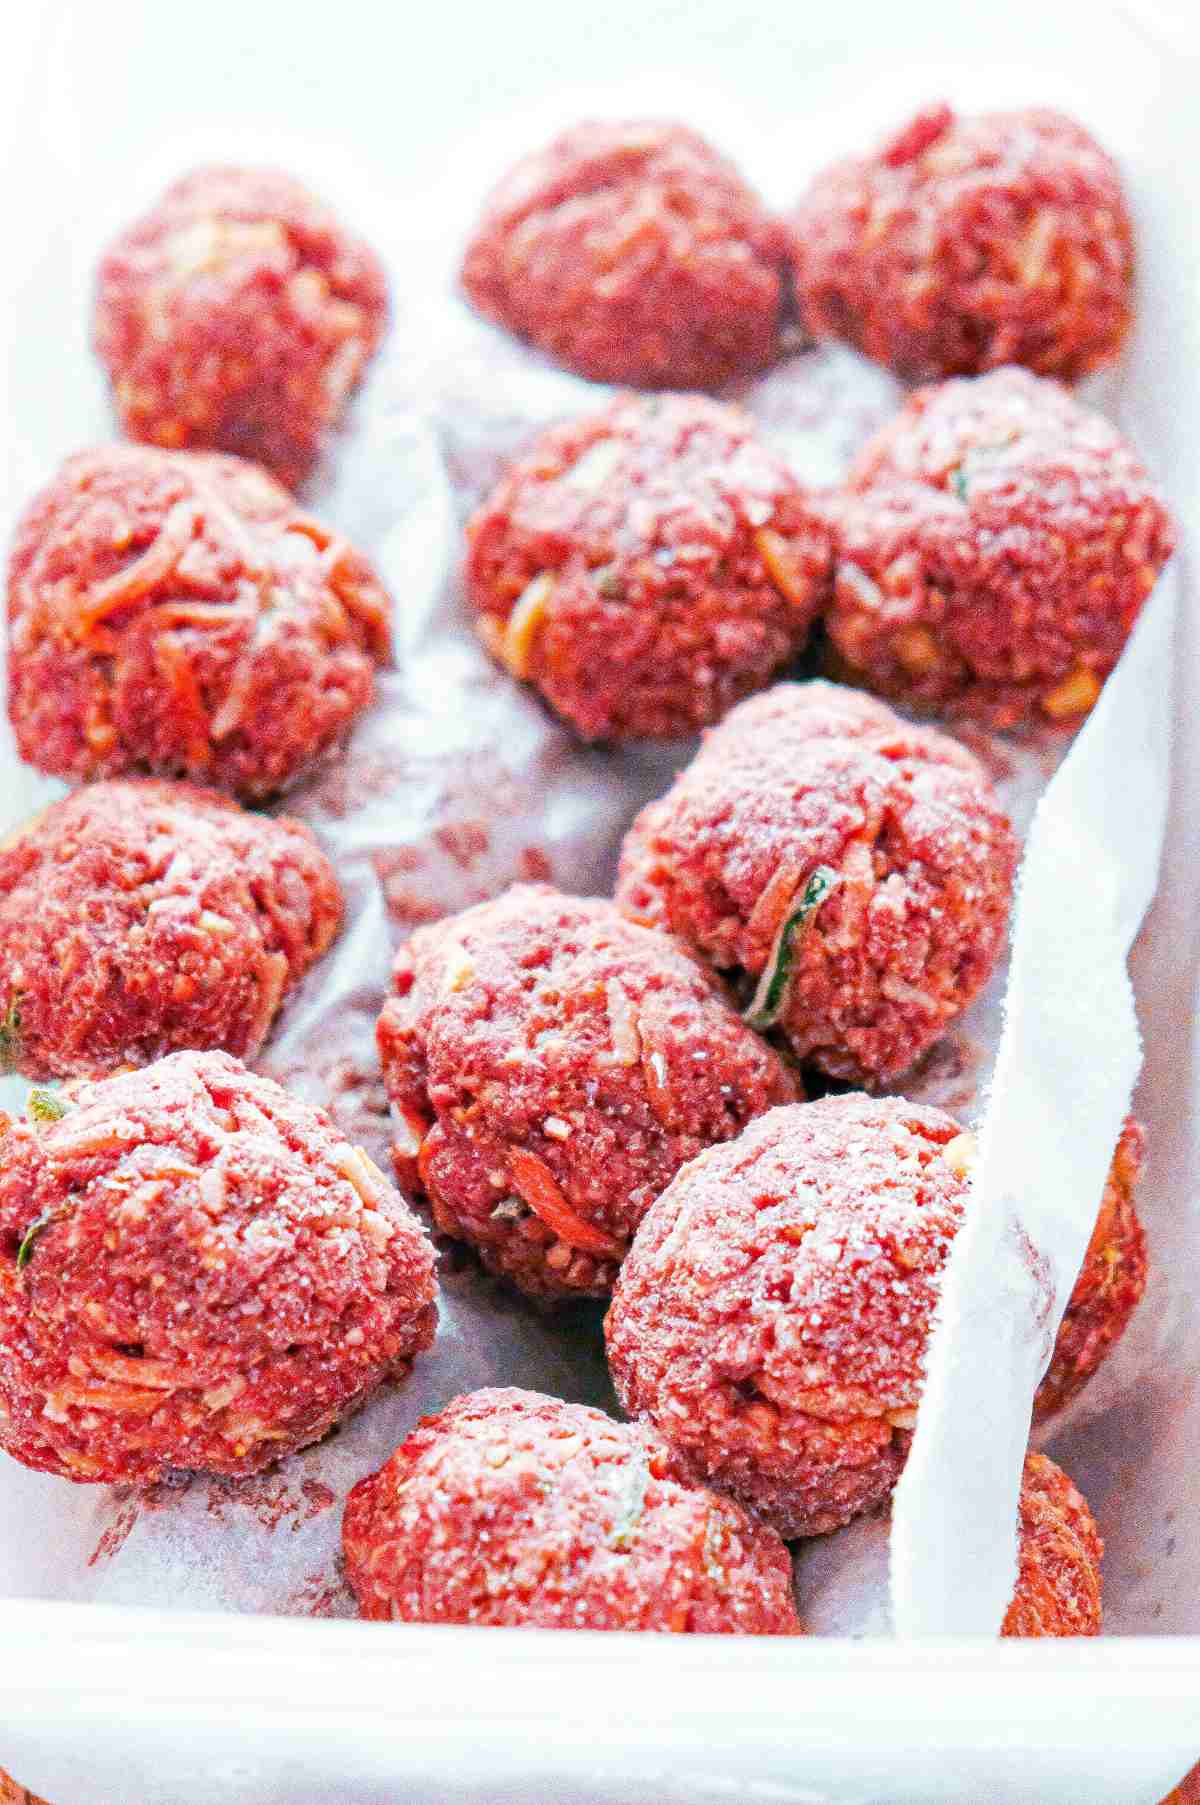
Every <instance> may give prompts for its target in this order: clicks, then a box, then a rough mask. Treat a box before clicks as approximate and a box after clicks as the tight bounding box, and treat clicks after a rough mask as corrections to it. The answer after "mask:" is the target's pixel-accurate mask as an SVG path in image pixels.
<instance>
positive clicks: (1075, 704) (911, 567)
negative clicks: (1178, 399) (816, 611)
mask: <svg viewBox="0 0 1200 1805" xmlns="http://www.w3.org/2000/svg"><path fill="white" fill-rule="evenodd" d="M827 512H828V514H829V517H830V518H831V520H832V522H833V525H834V532H835V538H836V540H837V546H838V549H837V556H836V561H835V567H834V594H833V603H832V606H831V608H830V611H829V614H828V617H827V620H826V626H827V628H828V632H829V637H830V640H831V641H832V643H833V646H834V648H835V649H836V652H837V654H839V656H840V659H841V660H842V661H843V662H842V664H841V666H839V668H840V669H844V670H845V672H846V673H847V674H849V675H850V676H852V677H853V679H854V681H855V682H861V683H864V684H865V685H866V686H867V687H868V688H870V689H874V690H878V691H879V692H880V693H882V694H883V695H887V696H893V697H897V698H899V699H900V700H902V701H904V702H907V703H909V704H911V705H913V706H915V707H919V708H923V709H933V710H936V711H938V712H941V713H944V714H950V715H962V716H968V717H971V718H973V719H975V720H978V721H981V722H983V723H984V724H985V725H987V726H991V727H999V728H1008V727H1014V726H1018V725H1020V724H1022V723H1023V722H1025V721H1026V720H1027V719H1029V718H1033V719H1035V720H1037V719H1042V720H1048V721H1050V722H1053V723H1057V724H1059V725H1062V726H1073V725H1078V723H1079V721H1080V720H1081V719H1082V717H1083V716H1084V715H1086V714H1087V712H1088V710H1089V709H1090V708H1091V706H1092V704H1093V703H1094V702H1095V701H1096V698H1097V697H1098V696H1099V694H1100V689H1101V686H1102V684H1103V682H1104V679H1105V678H1106V677H1107V675H1108V673H1109V672H1110V671H1111V670H1112V668H1113V666H1114V665H1115V664H1116V662H1117V659H1118V658H1119V657H1120V655H1121V650H1122V647H1123V646H1124V644H1125V641H1126V639H1127V638H1128V637H1129V634H1130V632H1131V631H1132V628H1133V624H1134V622H1135V620H1136V619H1137V616H1138V613H1139V612H1140V610H1141V607H1142V604H1143V602H1144V601H1145V600H1146V597H1147V596H1148V595H1149V594H1150V591H1151V589H1153V587H1154V584H1155V581H1156V579H1157V577H1158V573H1159V571H1160V570H1161V569H1162V567H1163V565H1164V564H1165V563H1166V561H1167V559H1168V558H1169V557H1170V555H1171V551H1172V549H1173V547H1174V543H1175V533H1174V528H1173V526H1172V523H1171V518H1170V515H1169V514H1168V512H1167V509H1166V507H1165V505H1164V503H1163V501H1162V498H1161V497H1160V495H1159V493H1158V491H1157V489H1156V488H1155V487H1154V485H1153V484H1152V483H1151V481H1150V479H1149V477H1148V476H1147V475H1146V472H1145V470H1144V469H1143V468H1142V465H1141V463H1140V462H1139V461H1138V459H1137V458H1136V457H1135V455H1134V453H1133V451H1132V450H1131V449H1130V447H1129V445H1127V444H1126V442H1125V440H1124V439H1123V438H1122V437H1121V435H1120V433H1118V432H1117V431H1116V430H1115V428H1114V427H1112V426H1110V425H1109V424H1108V422H1107V420H1105V419H1103V418H1102V417H1101V416H1100V415H1099V414H1097V413H1093V412H1092V410H1091V409H1090V408H1085V407H1081V406H1080V405H1079V403H1078V402H1077V401H1075V400H1074V399H1073V398H1072V397H1071V396H1070V395H1069V394H1068V393H1067V391H1066V390H1065V389H1064V388H1062V387H1061V386H1060V385H1059V384H1058V383H1055V382H1047V381H1045V380H1043V379H1042V378H1040V377H1037V376H1031V375H1030V374H1029V373H1028V371H1026V370H997V371H996V372H995V373H994V374H993V375H991V376H981V377H978V378H977V379H975V380H971V379H968V378H963V379H961V380H958V381H955V382H946V383H942V384H941V385H940V386H939V387H937V388H929V389H922V390H920V391H919V392H918V393H917V394H915V395H914V396H913V397H912V398H911V400H910V401H909V402H908V404H907V406H906V407H905V408H903V409H902V410H901V412H900V413H899V415H898V416H897V417H896V419H895V420H893V421H892V422H891V424H890V425H888V426H885V427H884V428H883V430H882V432H880V433H879V434H877V436H876V437H875V438H874V439H872V440H871V442H870V444H868V445H867V446H866V448H865V449H864V450H863V451H862V452H861V454H860V455H859V457H858V459H857V461H856V463H855V465H854V467H853V469H852V471H851V475H850V481H849V486H848V489H847V490H846V492H845V494H844V495H843V496H842V497H841V498H839V499H838V500H836V501H833V502H831V503H830V504H829V506H828V509H827Z"/></svg>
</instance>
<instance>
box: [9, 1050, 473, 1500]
mask: <svg viewBox="0 0 1200 1805" xmlns="http://www.w3.org/2000/svg"><path fill="white" fill-rule="evenodd" d="M30 1105H31V1107H30V1117H31V1119H30V1120H28V1121H11V1120H9V1119H8V1118H7V1117H5V1118H3V1122H2V1125H0V1447H2V1448H3V1449H5V1451H6V1452H7V1453H9V1454H11V1455H13V1456H14V1457H15V1458H16V1459H17V1460H20V1461H23V1462H24V1463H25V1465H26V1466H30V1467H36V1468H38V1469H40V1470H41V1471H43V1472H48V1473H57V1474H60V1475H61V1476H62V1477H63V1478H65V1479H73V1480H77V1481H80V1482H83V1481H88V1480H96V1481H104V1482H113V1481H118V1480H120V1481H129V1482H132V1483H135V1484H139V1485H141V1484H149V1483H151V1482H152V1481H155V1480H158V1479H160V1478H161V1477H162V1476H163V1475H164V1474H165V1473H167V1472H169V1471H171V1470H174V1469H195V1470H198V1471H204V1472H210V1473H227V1474H244V1473H254V1472H258V1471H260V1470H261V1469H262V1468H264V1467H267V1466H270V1465H272V1464H273V1463H274V1462H275V1461H276V1460H278V1459H280V1457H281V1456H283V1455H284V1454H288V1453H291V1452H292V1451H293V1450H294V1449H296V1448H302V1447H304V1446H305V1445H306V1444H307V1443H309V1442H313V1441H317V1440H318V1439H319V1438H320V1437H321V1436H322V1435H324V1434H325V1433H326V1431H327V1430H329V1429H330V1428H331V1427H332V1425H333V1424H334V1423H336V1422H337V1421H338V1419H339V1418H341V1417H343V1416H345V1415H346V1414H347V1413H348V1412H349V1411H351V1410H354V1409H356V1408H357V1407H358V1406H359V1405H360V1404H361V1403H362V1402H363V1401H364V1400H365V1399H366V1398H367V1397H368V1396H369V1395H370V1393H371V1392H373V1391H374V1390H375V1389H376V1387H377V1386H379V1385H380V1384H381V1382H382V1381H384V1380H385V1379H389V1378H398V1377H400V1376H401V1375H402V1374H404V1373H405V1372H407V1370H408V1367H409V1364H410V1362H411V1360H412V1358H413V1356H414V1355H415V1354H417V1353H419V1352H420V1351H421V1349H422V1348H425V1347H428V1346H429V1343H430V1342H431V1341H432V1339H433V1331H434V1323H435V1320H436V1315H437V1309H436V1302H435V1298H436V1286H435V1281H434V1270H433V1250H432V1248H431V1247H430V1244H429V1241H428V1239H427V1237H426V1236H425V1234H424V1233H423V1231H422V1229H421V1227H420V1225H419V1223H418V1222H417V1221H416V1219H415V1217H414V1216H413V1215H412V1214H411V1212H410V1211H409V1210H408V1209H407V1208H406V1207H405V1205H404V1204H403V1203H402V1202H401V1200H400V1198H399V1197H398V1196H397V1195H396V1193H395V1191H394V1190H393V1189H392V1187H391V1185H390V1184H389V1183H388V1182H387V1180H386V1179H385V1178H384V1177H383V1175H382V1173H380V1172H379V1171H378V1170H377V1169H376V1168H375V1167H374V1166H373V1165H372V1164H371V1162H370V1160H368V1159H367V1158H366V1156H365V1155H364V1154H363V1153H361V1152H360V1151H359V1150H358V1149H357V1148H355V1147H351V1146H349V1145H348V1143H347V1142H345V1141H344V1140H342V1138H341V1137H340V1135H339V1134H338V1132H337V1130H336V1129H335V1127H334V1125H333V1123H332V1122H331V1121H330V1120H329V1118H328V1116H326V1115H325V1114H324V1113H323V1112H322V1111H321V1110H317V1109H313V1108H312V1107H311V1106H310V1105H309V1104H307V1103H301V1102H300V1101H298V1100H297V1099H296V1098H294V1097H290V1096H289V1095H288V1094H287V1092H286V1091H284V1090H281V1089H280V1087H279V1086H278V1085H277V1084H273V1083H272V1082H271V1080H270V1079H268V1078H262V1077H259V1076H257V1075H256V1074H255V1073H253V1072H249V1071H247V1070H246V1068H245V1067H244V1066H243V1065H241V1064H240V1063H239V1062H238V1061H237V1060H236V1059H233V1058H231V1057H230V1056H229V1055H228V1054H227V1053H173V1054H171V1056H170V1057H169V1058H167V1059H163V1060H160V1061H159V1063H158V1064H157V1065H152V1066H148V1067H147V1068H146V1069H145V1070H143V1071H136V1072H128V1073H124V1074H122V1075H121V1076H120V1077H116V1078H107V1079H104V1080H102V1081H100V1082H99V1083H94V1084H93V1083H86V1082H80V1083H78V1084H76V1085H75V1086H73V1087H69V1088H68V1090H67V1091H65V1092H62V1093H53V1094H51V1093H48V1092H38V1091H35V1092H34V1093H33V1095H32V1097H31V1099H30Z"/></svg>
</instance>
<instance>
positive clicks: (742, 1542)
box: [343, 1389, 800, 1636]
mask: <svg viewBox="0 0 1200 1805" xmlns="http://www.w3.org/2000/svg"><path fill="white" fill-rule="evenodd" d="M343 1541H344V1545H345V1552H346V1569H347V1573H348V1575H349V1579H350V1584H351V1585H352V1587H353V1588H354V1591H355V1593H356V1594H357V1597H358V1604H359V1612H360V1615H362V1616H363V1617H368V1618H376V1619H385V1620H386V1619H389V1618H390V1619H394V1620H396V1621H399V1622H403V1623H475V1624H479V1623H482V1624H506V1625H509V1626H526V1627H532V1628H541V1629H592V1630H619V1629H625V1630H674V1631H694V1632H700V1633H705V1632H708V1633H713V1632H716V1633H722V1632H723V1633H727V1634H743V1635H745V1634H756V1635H773V1636H779V1635H784V1636H786V1635H797V1634H799V1631H800V1624H799V1622H798V1620H797V1617H796V1607H795V1603H794V1600H793V1596H792V1568H791V1561H790V1559H789V1557H788V1552H787V1549H786V1548H785V1547H784V1546H783V1543H782V1542H781V1541H780V1540H779V1538H778V1536H776V1535H775V1533H774V1532H773V1531H772V1530H770V1529H767V1528H765V1527H764V1526H763V1525H762V1524H760V1523H757V1522H755V1520H754V1519H753V1518H752V1517H751V1516H750V1514H749V1513H748V1512H747V1511H745V1510H743V1509H742V1508H741V1506H740V1505H737V1504H734V1503H732V1502H731V1501H730V1500H728V1499H723V1498H717V1497H715V1496H714V1495H713V1494H712V1493H711V1492H707V1491H702V1490H700V1489H698V1488H696V1487H694V1486H691V1485H689V1484H688V1483H687V1481H686V1479H685V1478H684V1476H683V1474H682V1473H680V1471H679V1469H678V1464H677V1462H676V1461H675V1458H674V1456H673V1455H672V1454H671V1451H670V1449H669V1448H668V1447H667V1445H666V1443H665V1442H664V1441H663V1440H662V1439H661V1437H659V1436H658V1435H656V1434H655V1432H654V1431H653V1430H652V1429H649V1428H647V1427H644V1426H640V1425H630V1424H627V1423H616V1422H613V1420H612V1419H611V1418H610V1417H607V1416H605V1415H604V1414H603V1412H602V1411H599V1410H590V1409H587V1408H585V1407H584V1406H582V1405H579V1404H564V1403H562V1402H560V1400H559V1399H557V1398H548V1397H543V1396H541V1395H540V1394H539V1393H537V1392H532V1391H517V1390H500V1389H497V1390H487V1391H475V1392H471V1393H469V1394H468V1395H467V1396H465V1397H459V1398H455V1399H454V1401H453V1402H452V1403H451V1404H449V1405H447V1407H446V1409H445V1410H443V1411H442V1412H441V1413H440V1415H438V1416H428V1417H424V1418H423V1419H422V1421H421V1422H420V1424H419V1425H418V1427H417V1428H416V1429H415V1430H414V1431H413V1433H412V1434H411V1435H410V1436H409V1437H408V1440H407V1441H405V1442H403V1443H402V1444H401V1446H400V1447H399V1448H398V1449H397V1450H396V1452H395V1454H393V1456H392V1458H391V1459H390V1460H389V1461H388V1463H387V1465H386V1466H384V1467H383V1468H381V1470H380V1471H379V1472H378V1473H373V1474H372V1475H371V1476H370V1478H368V1479H363V1480H361V1481H360V1482H359V1484H358V1485H356V1486H355V1488H354V1490H353V1491H352V1492H351V1494H350V1497H349V1500H348V1502H347V1505H346V1514H345V1518H344V1522H343Z"/></svg>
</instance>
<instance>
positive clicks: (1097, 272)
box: [792, 105, 1133, 382]
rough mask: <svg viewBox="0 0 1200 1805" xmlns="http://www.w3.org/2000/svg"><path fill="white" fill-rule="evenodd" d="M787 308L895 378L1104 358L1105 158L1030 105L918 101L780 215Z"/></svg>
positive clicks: (1129, 256)
mask: <svg viewBox="0 0 1200 1805" xmlns="http://www.w3.org/2000/svg"><path fill="white" fill-rule="evenodd" d="M792 245H793V278H794V282H795V287H796V295H797V299H798V302H799V307H800V313H801V318H802V320H803V322H804V324H805V326H806V327H807V328H808V330H809V331H810V332H812V333H814V334H815V335H816V336H817V337H819V338H840V339H845V340H847V341H848V343H850V344H852V345H854V346H856V347H857V348H858V350H860V351H862V352H864V353H865V354H866V356H868V357H871V358H874V359H875V361H876V362H877V363H882V364H886V365H888V367H889V368H891V369H893V370H895V371H896V373H897V375H899V376H902V377H903V378H904V379H905V380H906V381H909V382H915V381H924V380H927V379H928V378H930V377H937V376H958V375H967V376H969V375H974V374H976V373H978V372H979V371H981V370H991V369H995V368H997V366H999V365H1000V364H1008V363H1016V364H1025V365H1027V366H1028V367H1029V368H1030V369H1032V370H1038V371H1040V372H1041V373H1042V374H1043V375H1047V376H1061V377H1064V378H1067V379H1069V380H1073V379H1074V378H1076V377H1079V376H1084V375H1086V374H1087V372H1088V371H1089V370H1094V369H1096V368H1097V367H1098V366H1100V365H1102V364H1106V363H1109V362H1111V361H1112V359H1113V358H1114V357H1116V355H1117V353H1118V352H1119V351H1120V348H1121V344H1122V342H1123V340H1124V338H1125V334H1126V330H1127V328H1128V326H1129V322H1130V317H1131V310H1132V304H1133V292H1132V290H1133V233H1132V227H1131V224H1130V219H1129V213H1128V209H1127V207H1126V204H1125V196H1124V193H1123V191H1122V187H1121V178H1120V175H1119V173H1118V171H1117V168H1116V165H1115V164H1114V163H1113V161H1112V159H1111V158H1110V157H1109V156H1108V155H1107V153H1106V152H1105V151H1103V150H1101V148H1100V146H1099V145H1098V144H1097V143H1096V141H1095V139H1094V138H1092V137H1091V136H1090V135H1089V134H1088V133H1087V132H1085V131H1084V130H1083V129H1082V128H1081V127H1080V126H1078V125H1075V124H1074V123H1073V122H1072V121H1071V120H1069V119H1064V118H1063V117H1062V116H1061V114H1058V113H1051V112H1047V111H1044V110H1033V111H1026V112H1016V113H984V114H981V115H980V116H979V117H977V118H970V119H960V118H958V117H957V116H956V115H955V114H954V113H953V112H952V111H951V109H950V108H949V107H948V106H944V105H943V106H935V107H930V108H929V109H928V110H927V111H925V112H923V113H920V114H918V115H917V117H916V118H915V119H913V120H912V121H910V122H909V123H908V124H907V125H905V126H904V127H903V128H902V129H901V130H900V131H898V132H897V133H896V134H895V135H894V136H893V137H892V138H891V139H890V140H889V141H888V142H887V143H886V144H885V145H883V147H882V148H881V149H880V150H879V151H877V152H875V154H874V155H872V156H869V157H851V158H848V159H846V160H845V161H843V162H841V163H837V164H835V165H834V166H833V167H832V168H831V169H828V170H826V171H825V172H824V174H822V175H820V176H818V177H817V179H816V181H815V182H813V184H812V186H811V187H810V188H809V190H808V192H807V194H806V195H805V196H804V198H803V200H802V201H801V202H800V205H799V207H798V208H797V210H796V213H795V215H794V217H793V220H792Z"/></svg>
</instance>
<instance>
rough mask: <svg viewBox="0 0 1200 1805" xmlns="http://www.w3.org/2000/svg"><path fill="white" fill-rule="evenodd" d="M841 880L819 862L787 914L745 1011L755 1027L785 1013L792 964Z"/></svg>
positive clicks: (763, 1026)
mask: <svg viewBox="0 0 1200 1805" xmlns="http://www.w3.org/2000/svg"><path fill="white" fill-rule="evenodd" d="M840 881H841V880H840V878H839V877H838V874H837V872H836V871H834V870H832V869H831V868H830V867H829V866H828V865H818V866H817V868H816V870H815V871H813V872H812V873H810V875H809V879H808V882H807V883H806V884H805V886H804V893H803V895H802V896H801V898H800V901H799V903H798V904H797V905H796V907H795V908H794V909H793V910H792V911H791V913H790V914H789V915H788V916H786V917H785V919H784V922H783V926H782V927H781V928H780V930H779V932H778V933H777V934H776V936H775V944H774V945H773V946H772V948H771V952H770V956H769V957H768V959H767V963H766V966H765V967H764V969H763V974H762V976H761V977H760V978H759V980H758V988H757V989H756V990H755V992H754V996H753V997H752V999H751V1002H750V1007H749V1008H748V1009H747V1010H746V1012H745V1020H746V1021H747V1022H748V1023H749V1024H750V1026H751V1027H752V1028H758V1029H760V1030H761V1029H766V1028H773V1027H774V1026H775V1023H776V1022H777V1021H778V1020H779V1018H780V1016H781V1015H782V1014H783V1011H784V1008H785V1006H786V1004H787V992H788V984H789V982H790V981H791V976H792V966H793V965H794V964H795V959H796V953H797V951H798V950H799V944H800V941H801V939H802V938H803V935H804V931H805V929H806V928H807V927H808V926H809V924H810V923H811V921H812V919H813V916H814V915H815V914H816V912H817V910H818V909H819V908H820V907H821V904H822V903H823V902H824V901H825V899H826V897H827V896H828V895H829V893H830V891H831V890H833V889H835V888H836V886H837V885H838V883H840Z"/></svg>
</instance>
